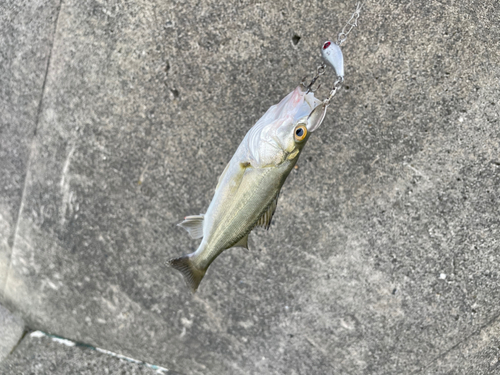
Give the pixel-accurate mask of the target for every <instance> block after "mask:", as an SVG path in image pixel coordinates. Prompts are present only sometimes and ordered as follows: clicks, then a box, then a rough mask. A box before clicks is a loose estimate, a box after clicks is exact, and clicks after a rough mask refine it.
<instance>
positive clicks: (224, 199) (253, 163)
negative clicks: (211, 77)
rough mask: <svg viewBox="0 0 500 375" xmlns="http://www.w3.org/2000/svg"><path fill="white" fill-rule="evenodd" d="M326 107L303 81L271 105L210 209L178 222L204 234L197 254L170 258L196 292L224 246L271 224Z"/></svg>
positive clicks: (233, 161) (237, 154) (241, 148)
mask: <svg viewBox="0 0 500 375" xmlns="http://www.w3.org/2000/svg"><path fill="white" fill-rule="evenodd" d="M327 107H328V104H324V103H322V102H321V101H320V100H318V99H316V98H315V97H314V94H313V93H312V92H309V93H307V89H306V88H305V87H303V86H299V87H297V88H296V89H295V90H294V91H292V92H291V93H290V94H288V95H287V96H286V97H285V98H284V99H283V100H281V102H280V103H279V104H277V105H273V106H272V107H271V108H269V109H268V111H267V112H266V113H265V114H264V116H262V118H261V119H260V120H259V121H257V123H256V124H255V125H254V126H253V127H252V128H251V129H250V130H249V131H248V133H247V134H246V136H245V138H244V139H243V141H242V142H241V144H240V145H239V147H238V149H237V150H236V152H235V154H234V155H233V157H232V159H231V160H230V161H229V163H228V165H227V166H226V168H225V169H224V171H223V172H222V175H221V176H220V177H219V182H218V184H217V187H216V188H215V194H214V197H213V199H212V202H211V203H210V206H209V207H208V210H207V212H206V213H205V214H204V215H195V216H187V217H186V218H185V219H184V221H183V222H182V223H180V224H179V226H181V227H183V228H184V229H186V230H187V231H188V233H189V234H190V235H191V237H192V238H203V240H202V241H201V243H200V246H199V247H198V249H197V250H196V251H195V252H194V253H192V254H188V255H184V256H182V257H180V258H175V259H171V260H169V261H168V262H167V263H168V265H170V266H171V267H173V268H175V269H177V270H179V271H180V272H181V273H182V274H183V275H184V279H185V281H186V284H187V285H188V287H189V288H191V290H192V291H193V292H195V291H196V289H197V288H198V286H199V284H200V282H201V280H202V279H203V276H205V273H206V272H207V269H208V267H209V266H210V264H211V263H212V262H213V261H214V260H215V258H217V256H219V255H220V254H221V253H222V252H223V251H224V250H227V249H229V248H232V247H245V248H248V245H247V243H248V235H249V233H250V232H251V231H252V229H254V228H255V227H256V226H262V227H265V228H269V226H270V224H271V220H272V217H273V214H274V211H275V210H276V205H277V203H278V195H279V192H280V189H281V187H282V186H283V183H284V182H285V180H286V178H287V176H288V174H289V173H290V171H291V170H292V168H293V167H294V165H295V163H296V162H297V160H298V158H299V155H300V152H301V150H302V148H303V147H304V145H305V143H306V142H307V140H308V139H309V136H310V134H311V133H312V132H313V131H314V130H316V129H317V128H318V127H319V126H320V125H321V123H322V121H323V119H324V117H325V113H326V109H327Z"/></svg>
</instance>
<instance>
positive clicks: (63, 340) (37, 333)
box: [16, 331, 178, 374]
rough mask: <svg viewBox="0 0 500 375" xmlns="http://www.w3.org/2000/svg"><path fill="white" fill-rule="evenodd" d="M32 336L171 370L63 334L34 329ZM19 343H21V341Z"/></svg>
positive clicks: (158, 369) (161, 370) (155, 368)
mask: <svg viewBox="0 0 500 375" xmlns="http://www.w3.org/2000/svg"><path fill="white" fill-rule="evenodd" d="M25 336H26V332H25V334H24V335H23V338H24V337H25ZM30 337H33V338H41V337H48V338H50V339H51V340H52V341H54V342H57V343H58V344H61V345H66V346H69V347H83V348H87V349H90V350H95V351H96V352H99V353H103V354H106V355H109V356H111V357H115V358H118V359H123V360H126V361H128V362H130V363H135V364H138V365H143V366H146V367H148V368H150V369H152V370H156V372H157V373H158V374H166V373H169V372H170V370H169V369H167V368H165V367H162V366H158V365H153V364H151V363H148V362H145V361H141V360H139V359H135V358H131V357H127V356H124V355H122V354H118V353H114V352H112V351H109V350H106V349H102V348H98V347H95V346H92V345H89V344H85V343H81V342H78V341H72V340H69V339H66V338H64V337H61V336H57V335H51V334H49V333H45V332H43V331H32V332H31V333H30ZM21 340H22V339H21ZM21 340H20V341H21ZM17 345H19V343H18V344H17ZM17 345H16V347H17ZM177 374H178V372H177Z"/></svg>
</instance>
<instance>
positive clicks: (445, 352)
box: [413, 313, 500, 374]
mask: <svg viewBox="0 0 500 375" xmlns="http://www.w3.org/2000/svg"><path fill="white" fill-rule="evenodd" d="M499 318H500V313H498V314H496V315H495V316H493V318H491V319H490V320H488V321H487V322H486V323H485V324H483V325H482V326H480V327H479V328H478V329H477V330H475V331H474V332H472V333H471V334H470V335H468V336H466V337H465V338H464V339H462V340H460V341H459V342H457V343H456V344H455V345H453V346H452V347H451V348H448V349H446V350H445V351H444V352H442V353H440V354H438V355H437V356H436V358H434V359H432V360H431V361H430V362H429V363H428V364H427V365H426V366H425V367H423V368H422V369H420V370H417V371H416V372H414V373H413V374H418V373H422V372H423V371H425V370H427V369H428V368H429V367H431V366H432V365H433V364H434V363H435V362H436V361H438V360H439V359H440V358H443V357H444V356H446V355H447V354H448V353H450V352H451V351H453V350H455V349H456V348H458V347H459V346H460V345H462V344H464V343H466V342H467V341H469V340H470V339H471V338H472V337H474V336H477V335H478V334H480V333H481V331H483V330H484V329H485V328H488V327H489V326H491V325H492V324H493V323H495V321H496V320H498V319H499Z"/></svg>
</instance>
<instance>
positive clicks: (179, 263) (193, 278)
mask: <svg viewBox="0 0 500 375" xmlns="http://www.w3.org/2000/svg"><path fill="white" fill-rule="evenodd" d="M167 264H168V265H169V266H170V267H172V268H175V269H176V270H178V271H180V272H181V273H182V275H183V276H184V281H185V282H186V285H187V286H188V288H190V289H191V291H192V292H193V293H194V292H196V289H198V285H200V282H201V279H203V276H205V272H206V270H202V269H199V268H197V267H196V266H195V265H194V264H193V262H192V261H191V257H190V256H189V255H184V256H182V257H180V258H175V259H170V260H169V261H168V262H167Z"/></svg>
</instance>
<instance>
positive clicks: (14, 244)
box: [2, 0, 63, 298]
mask: <svg viewBox="0 0 500 375" xmlns="http://www.w3.org/2000/svg"><path fill="white" fill-rule="evenodd" d="M62 5H63V0H60V1H59V5H58V7H57V10H56V20H55V22H54V33H53V35H52V44H51V46H50V51H49V56H48V58H47V65H46V66H45V74H44V76H43V83H42V89H41V93H40V101H39V102H38V108H37V112H36V116H35V130H34V132H33V139H32V140H31V145H30V155H29V157H28V164H27V165H26V174H25V176H24V182H23V191H22V193H21V203H20V204H19V211H18V212H17V218H16V226H15V228H14V231H13V234H12V247H11V251H10V259H9V267H8V269H7V275H6V277H5V281H4V283H3V290H2V297H3V298H5V292H6V290H7V285H8V283H9V276H10V273H11V269H12V259H13V256H14V250H15V248H16V239H17V236H18V233H17V232H18V230H19V222H20V220H21V213H22V211H23V208H24V202H25V199H26V197H25V195H26V188H27V185H28V177H29V170H30V166H31V161H32V160H31V159H32V156H33V148H34V147H35V146H34V145H35V137H36V133H37V130H38V124H39V123H40V116H41V114H42V108H43V98H44V96H45V86H46V84H47V76H48V74H49V69H50V61H51V58H52V51H53V49H54V43H55V39H56V35H57V26H58V24H59V15H60V14H61V9H62Z"/></svg>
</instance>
